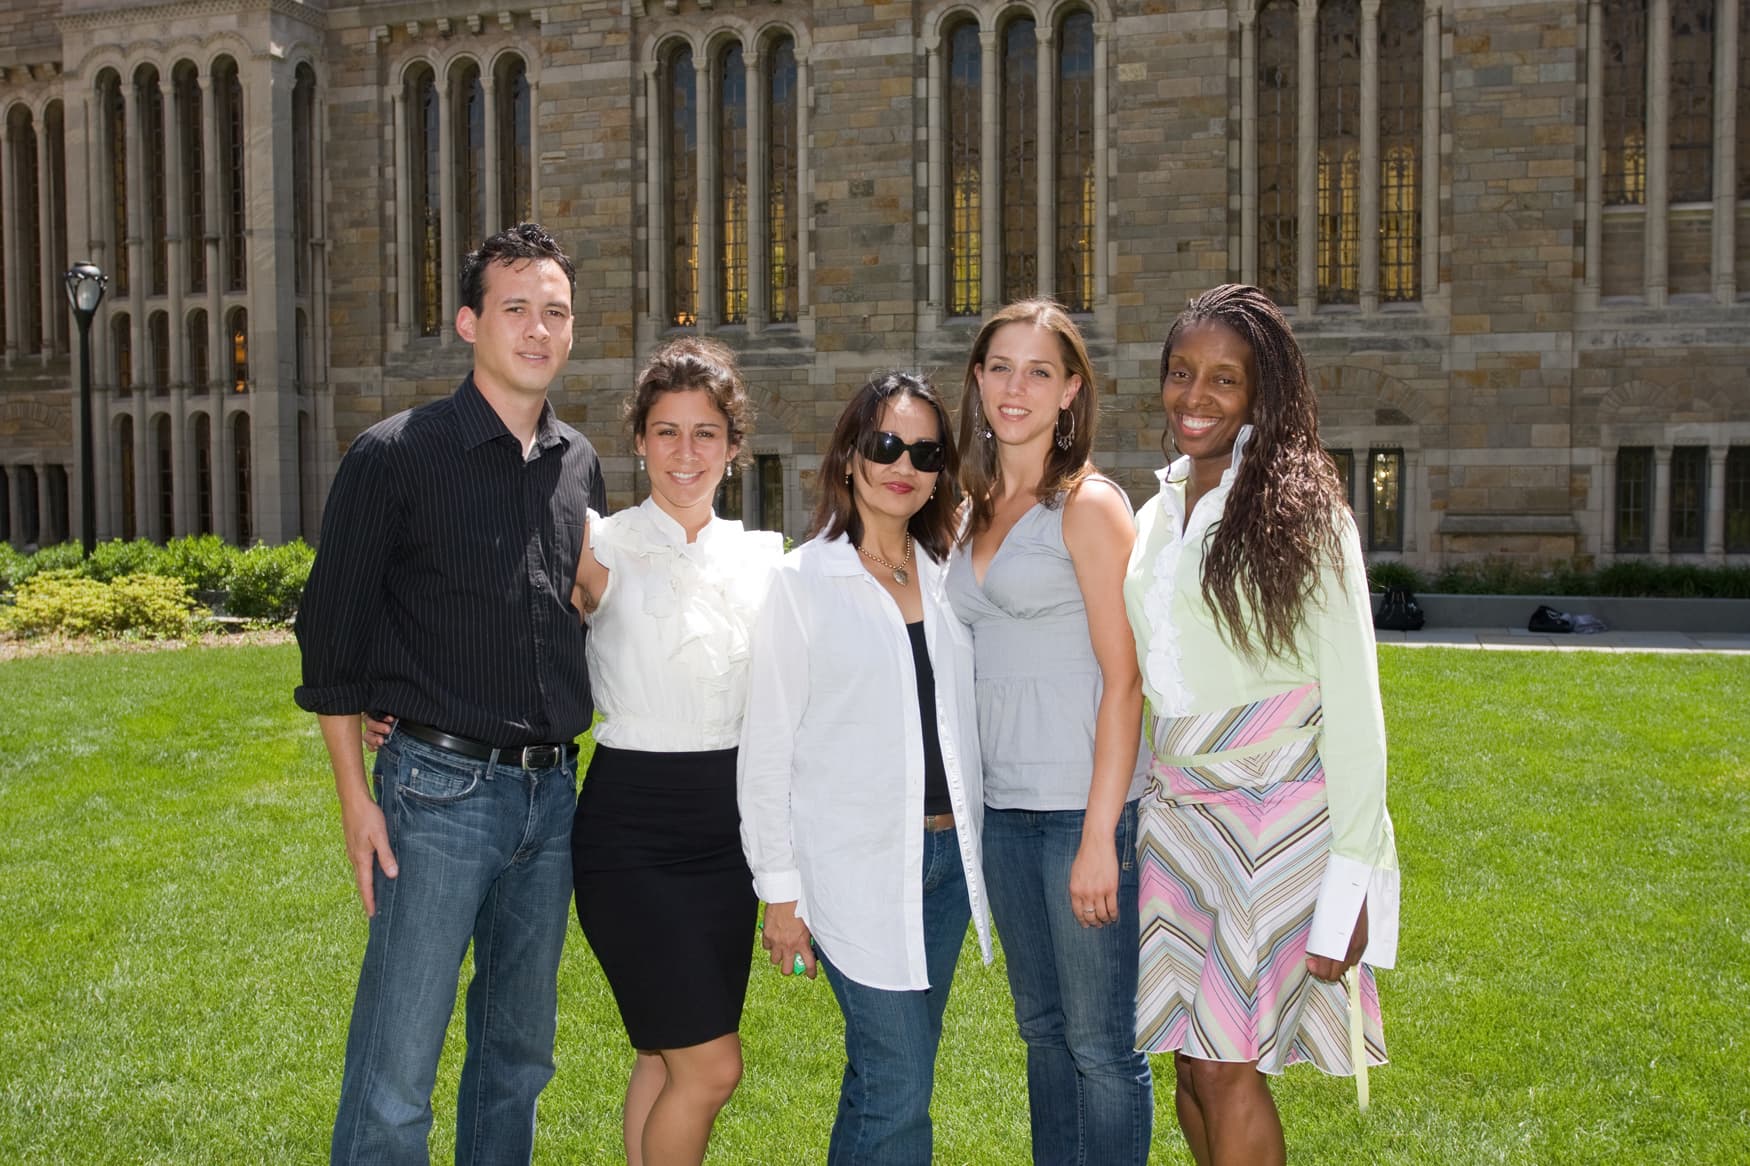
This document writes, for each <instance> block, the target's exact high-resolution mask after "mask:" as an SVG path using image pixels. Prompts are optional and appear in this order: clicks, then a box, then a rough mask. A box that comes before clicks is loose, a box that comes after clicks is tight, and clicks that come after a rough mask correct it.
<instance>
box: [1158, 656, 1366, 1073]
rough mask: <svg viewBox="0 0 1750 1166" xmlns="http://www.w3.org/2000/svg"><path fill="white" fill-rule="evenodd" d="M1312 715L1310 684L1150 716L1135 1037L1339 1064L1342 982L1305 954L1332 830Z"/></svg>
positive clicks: (1262, 1065)
mask: <svg viewBox="0 0 1750 1166" xmlns="http://www.w3.org/2000/svg"><path fill="white" fill-rule="evenodd" d="M1319 720H1320V702H1319V688H1318V685H1316V684H1309V685H1306V686H1304V687H1301V688H1297V689H1294V690H1292V691H1289V692H1285V693H1282V694H1281V695H1279V696H1274V697H1271V698H1269V699H1267V700H1261V701H1258V702H1256V703H1254V704H1249V705H1242V706H1241V707H1239V708H1234V709H1228V710H1227V711H1225V712H1218V713H1209V714H1206V715H1204V716H1195V717H1157V718H1154V721H1153V724H1152V725H1151V727H1150V738H1151V743H1152V745H1153V747H1154V764H1153V781H1152V783H1151V785H1150V789H1149V792H1148V793H1147V794H1146V795H1144V796H1143V798H1142V803H1141V807H1140V813H1139V816H1138V823H1139V825H1138V850H1139V852H1140V854H1139V857H1140V859H1141V863H1142V870H1141V891H1140V895H1141V900H1142V938H1141V943H1142V950H1141V957H1140V960H1141V967H1140V973H1139V975H1138V978H1137V987H1136V1047H1137V1048H1139V1049H1142V1050H1144V1051H1146V1052H1151V1053H1164V1052H1174V1051H1177V1052H1182V1053H1184V1054H1185V1055H1186V1056H1188V1057H1195V1058H1198V1059H1200V1060H1208V1061H1256V1062H1257V1063H1258V1068H1259V1069H1260V1070H1262V1071H1263V1072H1265V1073H1280V1072H1281V1071H1282V1070H1283V1069H1284V1068H1285V1067H1287V1066H1289V1065H1292V1064H1294V1063H1295V1062H1296V1061H1311V1062H1312V1063H1313V1064H1315V1065H1317V1066H1318V1067H1319V1068H1320V1069H1323V1070H1324V1071H1325V1072H1327V1073H1332V1074H1336V1075H1340V1076H1348V1075H1352V1074H1353V1072H1354V1068H1353V1061H1352V1058H1351V1055H1350V1040H1349V1015H1348V1013H1349V1000H1348V994H1347V992H1346V991H1345V989H1344V987H1343V985H1342V984H1340V983H1337V984H1328V983H1325V982H1324V981H1322V980H1317V979H1314V978H1313V976H1312V973H1310V972H1308V971H1307V968H1306V956H1307V952H1306V945H1307V936H1308V933H1309V932H1310V931H1311V928H1312V917H1313V907H1314V904H1315V902H1316V900H1317V898H1318V892H1319V884H1320V880H1321V879H1322V878H1323V876H1324V869H1325V859H1326V856H1327V855H1328V854H1329V852H1330V843H1331V825H1330V812H1329V809H1328V806H1327V803H1326V800H1325V771H1324V766H1323V765H1322V764H1321V763H1320V761H1319V753H1318V726H1319ZM1357 972H1358V973H1359V975H1360V977H1361V1009H1362V1032H1363V1036H1364V1039H1365V1043H1366V1048H1367V1053H1366V1057H1367V1061H1368V1063H1369V1064H1375V1065H1377V1064H1384V1063H1385V1037H1384V1033H1383V1030H1382V1029H1381V1027H1380V1019H1379V993H1378V990H1377V987H1376V986H1375V984H1374V980H1373V971H1372V969H1370V968H1368V967H1367V966H1366V965H1362V966H1361V967H1359V968H1358V969H1357Z"/></svg>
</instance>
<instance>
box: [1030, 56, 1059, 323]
mask: <svg viewBox="0 0 1750 1166" xmlns="http://www.w3.org/2000/svg"><path fill="white" fill-rule="evenodd" d="M1033 43H1034V46H1035V47H1034V55H1035V64H1034V72H1035V74H1037V76H1038V99H1039V100H1038V102H1037V103H1036V108H1037V110H1038V112H1037V113H1035V114H1034V131H1033V140H1034V141H1035V142H1036V143H1037V147H1036V148H1037V150H1038V152H1039V153H1038V157H1037V158H1036V159H1035V160H1034V161H1035V167H1034V173H1036V174H1037V175H1038V176H1039V177H1038V183H1037V187H1036V189H1035V202H1036V203H1037V207H1038V209H1037V211H1036V212H1035V217H1036V218H1037V220H1038V221H1037V222H1035V223H1034V232H1033V237H1034V240H1035V242H1034V244H1033V246H1034V250H1035V252H1036V255H1035V258H1034V260H1033V276H1034V277H1033V294H1034V295H1040V296H1056V298H1057V299H1058V300H1059V301H1060V302H1067V299H1066V297H1064V296H1060V295H1057V53H1056V39H1055V38H1054V37H1053V36H1052V26H1051V25H1050V24H1049V23H1046V22H1043V21H1041V22H1039V23H1037V24H1035V25H1034V26H1033Z"/></svg>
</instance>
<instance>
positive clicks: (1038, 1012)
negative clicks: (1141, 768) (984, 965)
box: [984, 802, 1154, 1166]
mask: <svg viewBox="0 0 1750 1166" xmlns="http://www.w3.org/2000/svg"><path fill="white" fill-rule="evenodd" d="M1085 816H1086V815H1085V814H1084V812H1083V811H1081V810H1052V811H1043V810H992V809H986V810H985V813H984V878H985V884H986V886H988V887H989V888H990V909H991V914H992V916H994V917H995V919H996V925H997V934H998V936H999V937H1000V938H1001V939H1002V942H1003V957H1004V960H1005V961H1006V963H1007V964H1008V969H1009V990H1010V991H1011V992H1012V993H1013V994H1014V997H1015V1021H1016V1023H1017V1024H1018V1025H1019V1026H1020V1029H1021V1039H1022V1040H1024V1041H1026V1042H1027V1099H1028V1106H1029V1109H1030V1111H1031V1114H1032V1123H1033V1161H1034V1162H1035V1163H1038V1164H1039V1166H1048V1164H1049V1166H1064V1164H1065V1163H1075V1164H1081V1163H1087V1164H1090V1166H1124V1164H1126V1163H1132V1162H1135V1163H1142V1162H1146V1161H1148V1147H1149V1137H1150V1135H1151V1133H1152V1131H1153V1127H1154V1083H1153V1079H1152V1077H1151V1075H1150V1073H1149V1066H1148V1057H1147V1056H1145V1055H1144V1054H1142V1053H1139V1052H1137V1051H1136V956H1137V942H1138V938H1139V937H1138V933H1137V927H1138V923H1137V885H1136V884H1137V865H1136V803H1135V802H1131V803H1129V804H1127V805H1126V806H1125V807H1124V812H1123V813H1122V814H1121V815H1120V816H1119V818H1118V829H1117V831H1116V833H1117V839H1116V845H1117V848H1118V921H1117V922H1116V923H1110V924H1107V925H1106V926H1104V927H1098V928H1093V927H1083V926H1082V925H1081V924H1080V923H1079V922H1077V920H1076V918H1075V912H1074V909H1073V908H1072V907H1071V906H1070V901H1069V870H1070V866H1071V865H1072V864H1073V863H1074V862H1075V856H1076V850H1077V848H1078V847H1079V846H1080V845H1081V840H1082V820H1083V818H1084V817H1085Z"/></svg>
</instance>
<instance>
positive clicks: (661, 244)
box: [644, 61, 668, 336]
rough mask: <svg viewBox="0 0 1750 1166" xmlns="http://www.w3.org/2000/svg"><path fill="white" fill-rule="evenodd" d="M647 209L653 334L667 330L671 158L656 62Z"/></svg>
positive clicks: (651, 73) (648, 74) (649, 79)
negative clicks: (666, 174) (668, 162)
mask: <svg viewBox="0 0 1750 1166" xmlns="http://www.w3.org/2000/svg"><path fill="white" fill-rule="evenodd" d="M644 125H645V127H646V132H645V147H644V189H645V196H644V207H645V215H646V220H647V221H646V222H645V238H646V239H647V240H648V241H649V246H650V250H649V260H648V266H647V267H646V270H647V271H648V272H649V273H650V281H649V295H650V301H649V303H648V304H646V305H645V306H646V307H647V308H649V309H650V310H649V317H650V333H651V335H652V336H660V335H661V334H662V332H663V330H664V329H665V328H667V327H668V184H667V183H665V182H664V181H663V173H664V162H665V160H667V159H668V132H667V131H668V124H667V122H666V121H665V120H664V118H663V116H662V72H661V70H660V69H658V67H657V64H656V62H655V61H646V62H644Z"/></svg>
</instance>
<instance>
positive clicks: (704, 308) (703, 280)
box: [675, 56, 723, 332]
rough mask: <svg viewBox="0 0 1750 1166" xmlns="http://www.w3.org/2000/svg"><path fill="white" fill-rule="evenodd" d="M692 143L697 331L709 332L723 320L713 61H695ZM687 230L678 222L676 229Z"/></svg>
mask: <svg viewBox="0 0 1750 1166" xmlns="http://www.w3.org/2000/svg"><path fill="white" fill-rule="evenodd" d="M693 78H694V80H693V94H694V96H695V98H696V101H695V103H694V109H693V140H694V141H695V142H697V143H698V148H697V149H696V150H695V151H694V154H693V157H694V158H695V159H696V160H697V161H698V164H699V173H698V174H697V176H696V178H697V182H698V187H697V189H698V200H699V203H698V205H699V210H698V218H699V233H698V248H699V251H698V261H699V278H698V281H697V283H696V285H695V287H696V291H697V295H698V321H699V322H698V329H699V331H701V332H708V331H710V330H711V329H712V328H713V327H715V326H716V324H717V322H718V321H719V320H720V319H722V305H721V303H720V297H721V295H722V286H723V284H722V280H721V279H720V278H719V274H720V273H721V271H722V268H721V267H719V266H718V262H717V260H718V256H717V84H716V81H717V70H716V69H715V68H713V67H712V64H711V58H710V57H708V56H706V57H694V58H693ZM683 229H684V227H683V226H682V225H681V224H679V223H676V224H675V230H677V231H679V230H683Z"/></svg>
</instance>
